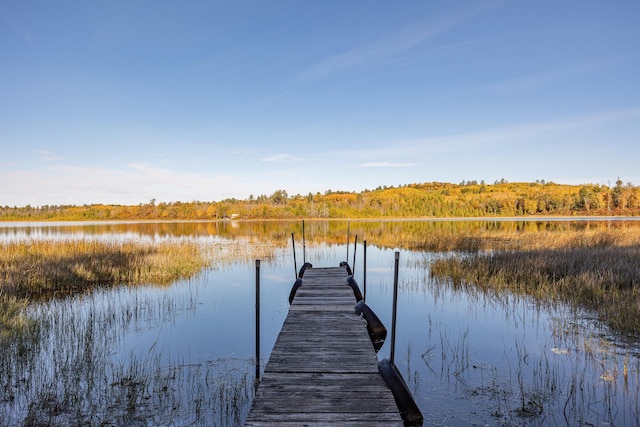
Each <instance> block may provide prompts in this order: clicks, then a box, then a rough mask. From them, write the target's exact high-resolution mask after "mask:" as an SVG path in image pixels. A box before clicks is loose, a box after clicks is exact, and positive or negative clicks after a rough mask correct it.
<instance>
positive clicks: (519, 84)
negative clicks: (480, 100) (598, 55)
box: [471, 60, 617, 95]
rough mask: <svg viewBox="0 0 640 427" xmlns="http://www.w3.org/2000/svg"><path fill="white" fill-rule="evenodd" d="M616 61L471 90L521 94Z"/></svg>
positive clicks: (589, 64)
mask: <svg viewBox="0 0 640 427" xmlns="http://www.w3.org/2000/svg"><path fill="white" fill-rule="evenodd" d="M616 62H617V61H615V60H603V61H598V62H590V63H585V64H577V65H571V66H566V67H560V68H556V69H553V70H547V71H542V72H538V73H533V74H527V75H523V76H519V77H515V78H513V79H509V80H504V81H501V82H496V83H490V84H487V85H483V86H480V87H478V88H476V89H473V90H472V91H471V92H476V93H485V94H486V93H491V94H507V95H512V94H520V93H522V92H526V91H530V90H533V89H537V88H539V87H541V86H544V85H547V84H550V83H554V82H557V81H560V80H565V79H568V78H571V77H572V76H574V75H576V74H580V73H583V72H587V71H592V70H597V69H600V68H603V67H607V66H609V65H612V64H615V63H616Z"/></svg>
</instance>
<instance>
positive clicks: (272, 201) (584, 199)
mask: <svg viewBox="0 0 640 427" xmlns="http://www.w3.org/2000/svg"><path fill="white" fill-rule="evenodd" d="M532 216H541V217H553V216H566V217H574V216H587V217H593V216H607V217H608V216H640V187H638V186H634V185H633V184H632V183H626V184H625V183H623V182H622V180H620V179H618V181H616V183H615V186H611V185H600V184H585V185H567V184H556V183H553V182H545V181H544V180H541V181H536V182H516V183H510V182H508V181H506V180H504V179H503V180H500V181H496V182H495V183H493V184H485V183H484V181H480V182H479V183H478V182H477V181H463V182H461V183H460V184H451V183H441V182H426V183H421V184H406V185H400V186H398V187H394V186H384V187H378V188H376V189H374V190H364V191H362V192H348V191H332V190H327V191H325V192H324V193H319V192H317V193H315V194H313V193H308V194H307V195H301V194H296V195H289V194H288V193H287V191H286V190H277V191H275V192H274V193H273V194H271V195H269V196H267V195H259V196H254V195H250V196H249V197H248V198H247V199H245V200H239V199H235V198H230V199H224V200H221V201H217V202H215V201H210V202H209V201H191V202H180V201H176V202H161V203H156V200H155V199H152V200H150V201H149V202H148V203H140V204H138V205H108V204H91V205H83V206H75V205H59V206H57V205H54V206H49V205H44V206H37V207H34V206H30V205H27V206H24V207H17V206H14V207H10V206H0V221H93V220H213V219H261V220H264V219H307V218H308V219H311V218H315V219H347V218H352V219H357V218H361V219H362V218H370V219H383V218H405V219H406V218H473V217H476V218H490V217H499V218H506V217H517V218H526V217H532Z"/></svg>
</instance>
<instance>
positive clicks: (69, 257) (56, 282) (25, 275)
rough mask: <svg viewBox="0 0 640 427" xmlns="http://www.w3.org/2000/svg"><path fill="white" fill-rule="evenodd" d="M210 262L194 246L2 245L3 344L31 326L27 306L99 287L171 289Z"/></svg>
mask: <svg viewBox="0 0 640 427" xmlns="http://www.w3.org/2000/svg"><path fill="white" fill-rule="evenodd" d="M207 263H208V260H207V259H206V257H205V255H204V254H203V252H202V251H201V250H200V248H199V247H198V246H197V245H196V244H194V243H185V242H181V243H177V244H176V243H161V244H153V245H152V244H141V243H134V242H125V243H118V242H101V241H88V240H70V241H52V240H46V241H29V242H5V243H2V244H0V309H1V310H0V340H3V339H6V338H8V337H9V336H11V335H12V334H14V333H15V332H16V331H18V330H20V329H21V328H24V327H25V326H26V324H27V321H26V320H25V318H24V316H23V315H22V314H21V313H22V312H23V310H24V308H25V307H26V305H27V302H28V301H33V300H44V299H46V298H50V297H58V296H66V295H74V294H77V293H82V292H86V291H87V290H90V289H94V288H96V287H99V286H114V285H118V284H124V283H126V284H142V283H151V284H168V283H170V282H172V281H174V280H177V279H180V278H186V277H189V276H191V275H193V274H195V273H197V272H198V271H200V270H201V269H202V268H203V267H204V266H206V265H207Z"/></svg>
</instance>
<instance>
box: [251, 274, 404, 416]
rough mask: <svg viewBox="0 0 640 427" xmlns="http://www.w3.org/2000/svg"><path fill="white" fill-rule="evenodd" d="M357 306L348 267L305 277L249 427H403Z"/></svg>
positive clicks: (272, 359)
mask: <svg viewBox="0 0 640 427" xmlns="http://www.w3.org/2000/svg"><path fill="white" fill-rule="evenodd" d="M355 303H356V300H355V297H354V295H353V291H352V289H351V287H349V286H348V284H347V272H346V270H345V269H344V268H343V267H336V268H309V269H307V270H306V271H305V272H304V276H303V284H302V286H301V287H300V288H299V289H298V291H297V293H296V297H295V299H294V300H293V303H292V304H291V307H290V308H289V314H288V315H287V318H286V320H285V322H284V325H283V326H282V330H281V331H280V335H278V339H277V340H276V343H275V346H274V348H273V351H272V352H271V357H270V358H269V361H268V362H267V365H266V367H265V371H264V374H263V377H262V379H261V382H260V386H259V388H258V391H257V393H256V396H255V399H254V401H253V405H252V407H251V411H250V412H249V415H248V417H247V421H246V422H245V426H247V427H258V426H284V427H286V426H321V425H322V426H325V425H349V426H370V427H372V426H373V427H375V426H402V425H403V421H402V418H401V416H400V413H399V411H398V407H397V405H396V402H395V400H394V397H393V393H392V392H391V390H390V389H389V388H388V387H387V385H386V383H385V381H384V380H383V379H382V377H381V376H380V374H379V372H378V359H377V356H376V354H375V351H374V349H373V345H372V344H371V340H370V339H369V335H368V333H367V328H366V325H365V323H364V321H363V320H362V319H361V318H360V317H359V316H357V315H356V314H355V312H354V305H355Z"/></svg>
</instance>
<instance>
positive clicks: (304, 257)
mask: <svg viewBox="0 0 640 427" xmlns="http://www.w3.org/2000/svg"><path fill="white" fill-rule="evenodd" d="M302 262H303V263H305V262H307V247H306V246H305V241H304V219H303V220H302Z"/></svg>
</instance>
